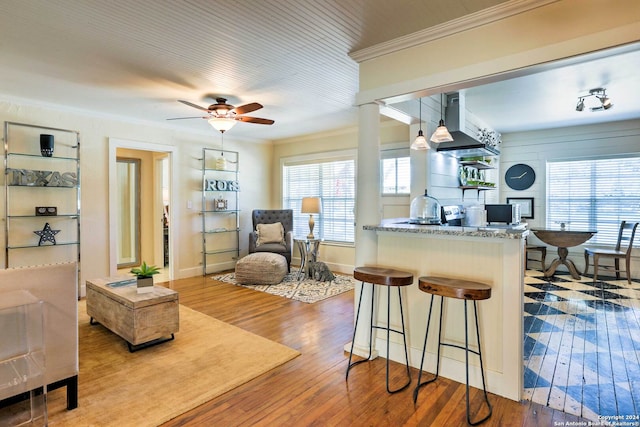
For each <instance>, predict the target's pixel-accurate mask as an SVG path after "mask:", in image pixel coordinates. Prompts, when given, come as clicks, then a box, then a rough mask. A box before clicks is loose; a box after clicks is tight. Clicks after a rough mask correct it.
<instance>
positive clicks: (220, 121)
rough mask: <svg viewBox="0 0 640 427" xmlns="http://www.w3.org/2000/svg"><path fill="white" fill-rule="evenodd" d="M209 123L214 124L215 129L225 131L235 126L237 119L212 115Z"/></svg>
mask: <svg viewBox="0 0 640 427" xmlns="http://www.w3.org/2000/svg"><path fill="white" fill-rule="evenodd" d="M209 124H210V125H211V126H213V128H214V129H216V130H218V131H220V132H224V131H227V130H229V129H231V128H232V127H234V126H235V125H236V120H235V119H230V118H228V117H212V118H210V119H209Z"/></svg>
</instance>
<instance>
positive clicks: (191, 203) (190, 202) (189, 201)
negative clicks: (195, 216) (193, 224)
mask: <svg viewBox="0 0 640 427" xmlns="http://www.w3.org/2000/svg"><path fill="white" fill-rule="evenodd" d="M187 209H193V201H191V200H187Z"/></svg>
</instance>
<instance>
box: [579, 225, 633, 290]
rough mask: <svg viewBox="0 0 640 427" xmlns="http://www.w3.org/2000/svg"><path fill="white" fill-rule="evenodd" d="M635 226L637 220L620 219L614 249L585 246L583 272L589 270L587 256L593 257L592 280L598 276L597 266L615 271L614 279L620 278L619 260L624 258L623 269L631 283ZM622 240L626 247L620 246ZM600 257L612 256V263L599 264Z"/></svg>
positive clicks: (585, 272) (628, 281)
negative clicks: (626, 243)
mask: <svg viewBox="0 0 640 427" xmlns="http://www.w3.org/2000/svg"><path fill="white" fill-rule="evenodd" d="M636 228H638V223H637V222H635V223H634V222H626V221H622V223H621V224H620V231H618V242H617V243H616V247H615V249H597V248H585V250H584V261H585V268H584V274H587V271H588V270H589V256H592V257H593V281H594V282H595V281H596V280H597V278H598V268H602V269H604V270H613V271H615V273H616V279H617V280H620V272H621V271H622V270H620V260H621V259H623V258H624V260H625V271H626V274H627V283H629V284H631V275H630V271H631V249H632V248H633V239H634V238H635V236H636ZM623 242H628V246H627V247H626V248H623V247H622V243H623ZM600 258H612V259H613V263H614V265H600Z"/></svg>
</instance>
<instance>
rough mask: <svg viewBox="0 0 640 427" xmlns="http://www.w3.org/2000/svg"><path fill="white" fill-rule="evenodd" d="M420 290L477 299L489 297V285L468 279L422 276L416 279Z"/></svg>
mask: <svg viewBox="0 0 640 427" xmlns="http://www.w3.org/2000/svg"><path fill="white" fill-rule="evenodd" d="M418 287H419V288H420V290H421V291H423V292H427V293H429V294H432V295H440V296H441V297H447V298H457V299H466V300H473V301H479V300H483V299H489V298H491V287H490V286H489V285H485V284H484V283H478V282H472V281H470V280H460V279H450V278H448V277H430V276H423V277H420V278H419V279H418Z"/></svg>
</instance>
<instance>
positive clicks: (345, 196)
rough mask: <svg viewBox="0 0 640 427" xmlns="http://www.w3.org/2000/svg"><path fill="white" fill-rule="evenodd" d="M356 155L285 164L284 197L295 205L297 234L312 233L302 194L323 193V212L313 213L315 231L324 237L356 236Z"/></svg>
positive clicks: (350, 239) (287, 204) (286, 204)
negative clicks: (303, 209) (304, 210)
mask: <svg viewBox="0 0 640 427" xmlns="http://www.w3.org/2000/svg"><path fill="white" fill-rule="evenodd" d="M355 177H356V172H355V159H353V158H352V159H340V160H335V159H331V160H327V161H321V160H319V161H316V162H315V163H311V162H305V163H300V164H285V165H284V166H283V186H284V188H283V191H282V194H283V200H282V205H283V206H284V207H285V209H293V228H294V233H293V234H294V236H296V237H298V236H306V235H307V234H309V215H308V214H302V213H300V209H301V206H302V198H303V197H321V198H322V214H320V215H315V214H314V216H313V218H314V220H315V228H314V231H313V234H314V235H316V236H317V237H319V238H321V239H324V240H325V241H333V242H341V243H353V242H354V240H355V229H354V223H355V218H354V210H355Z"/></svg>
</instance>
